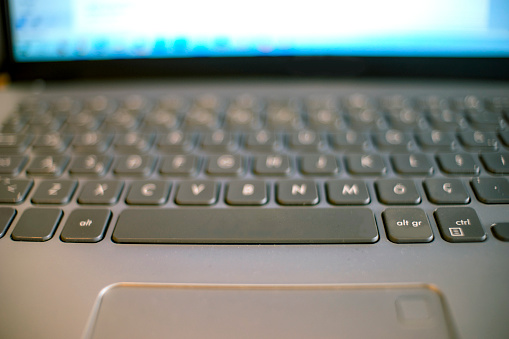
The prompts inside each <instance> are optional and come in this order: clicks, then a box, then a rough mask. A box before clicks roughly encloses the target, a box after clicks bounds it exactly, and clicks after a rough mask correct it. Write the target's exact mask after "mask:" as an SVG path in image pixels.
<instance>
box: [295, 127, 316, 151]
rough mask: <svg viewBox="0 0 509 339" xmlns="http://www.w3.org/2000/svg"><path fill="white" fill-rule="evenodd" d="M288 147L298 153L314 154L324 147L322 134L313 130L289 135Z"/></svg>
mask: <svg viewBox="0 0 509 339" xmlns="http://www.w3.org/2000/svg"><path fill="white" fill-rule="evenodd" d="M288 146H290V148H291V149H293V150H296V151H303V152H314V151H318V150H320V149H322V148H323V147H324V142H323V140H322V137H321V136H320V134H318V133H316V132H314V131H311V130H301V131H299V132H294V133H292V134H290V135H289V138H288Z"/></svg>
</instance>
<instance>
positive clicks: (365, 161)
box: [346, 154, 387, 175]
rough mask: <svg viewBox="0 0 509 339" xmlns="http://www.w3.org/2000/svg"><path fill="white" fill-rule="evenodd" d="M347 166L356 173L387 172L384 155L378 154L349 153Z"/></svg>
mask: <svg viewBox="0 0 509 339" xmlns="http://www.w3.org/2000/svg"><path fill="white" fill-rule="evenodd" d="M346 167H347V169H348V171H349V172H350V173H352V174H355V175H383V174H385V173H386V172H387V168H386V167H385V163H384V161H383V159H382V157H381V156H380V155H377V154H364V155H360V154H349V155H347V156H346Z"/></svg>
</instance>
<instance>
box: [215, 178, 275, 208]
mask: <svg viewBox="0 0 509 339" xmlns="http://www.w3.org/2000/svg"><path fill="white" fill-rule="evenodd" d="M268 200H269V198H268V189H267V184H266V183H265V182H264V181H261V180H243V181H233V182H230V183H229V184H228V189H227V193H226V199H225V201H226V203H227V204H229V205H265V204H266V203H267V202H268Z"/></svg>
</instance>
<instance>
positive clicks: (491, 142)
mask: <svg viewBox="0 0 509 339" xmlns="http://www.w3.org/2000/svg"><path fill="white" fill-rule="evenodd" d="M459 137H460V141H461V143H462V144H463V146H464V147H465V148H466V149H468V150H471V151H495V150H496V149H497V148H498V140H497V136H496V134H495V133H493V132H482V131H465V132H461V133H460V134H459Z"/></svg>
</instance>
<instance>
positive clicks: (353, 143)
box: [331, 130, 369, 152]
mask: <svg viewBox="0 0 509 339" xmlns="http://www.w3.org/2000/svg"><path fill="white" fill-rule="evenodd" d="M331 143H332V146H333V147H334V148H335V149H337V150H339V151H345V152H363V151H365V150H366V149H368V147H369V139H368V137H367V135H366V134H365V133H361V132H356V131H353V130H349V131H344V132H338V133H334V134H332V135H331Z"/></svg>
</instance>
